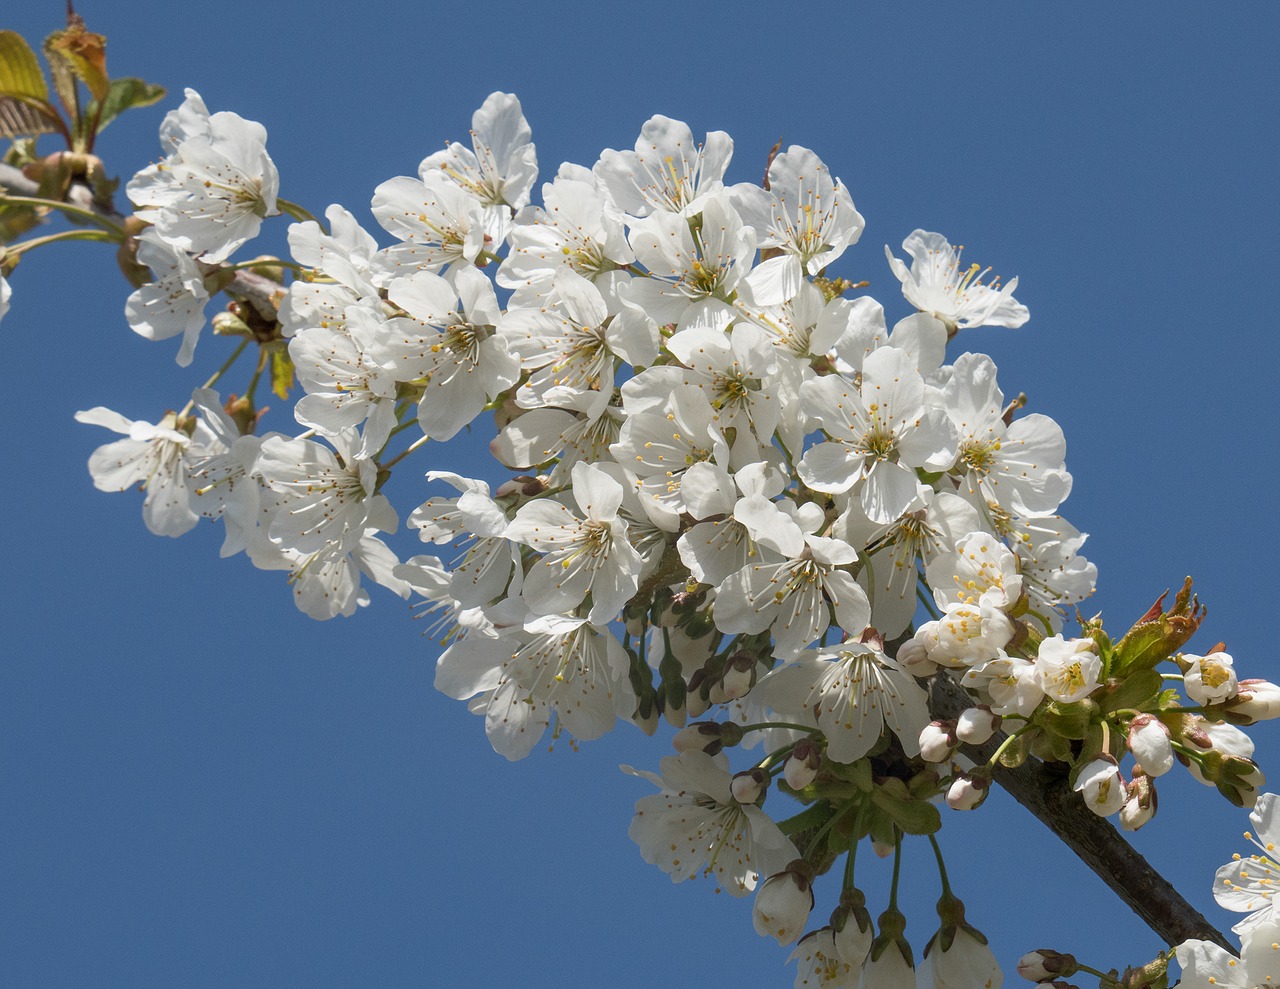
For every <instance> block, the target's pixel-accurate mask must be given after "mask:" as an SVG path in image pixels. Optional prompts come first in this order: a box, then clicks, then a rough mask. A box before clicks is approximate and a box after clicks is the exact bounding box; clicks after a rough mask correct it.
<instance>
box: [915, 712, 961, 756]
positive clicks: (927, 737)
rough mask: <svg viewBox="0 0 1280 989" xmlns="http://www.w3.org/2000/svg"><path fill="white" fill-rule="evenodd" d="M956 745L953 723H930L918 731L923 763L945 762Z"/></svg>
mask: <svg viewBox="0 0 1280 989" xmlns="http://www.w3.org/2000/svg"><path fill="white" fill-rule="evenodd" d="M956 744H957V740H956V733H955V723H954V722H951V721H931V722H929V724H927V725H925V726H924V728H923V729H921V731H920V758H921V759H923V760H924V761H925V762H946V761H947V760H948V759H950V758H951V753H952V752H954V751H955V748H956Z"/></svg>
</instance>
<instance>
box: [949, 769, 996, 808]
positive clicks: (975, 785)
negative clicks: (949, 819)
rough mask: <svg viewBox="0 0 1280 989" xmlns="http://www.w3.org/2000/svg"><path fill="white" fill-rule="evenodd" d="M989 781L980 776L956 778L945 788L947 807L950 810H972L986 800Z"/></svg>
mask: <svg viewBox="0 0 1280 989" xmlns="http://www.w3.org/2000/svg"><path fill="white" fill-rule="evenodd" d="M990 786H991V781H990V780H987V779H984V778H983V777H981V776H957V777H956V778H955V779H954V780H952V781H951V785H950V786H949V787H947V806H948V807H950V808H951V809H952V810H973V809H974V808H975V807H977V806H978V805H979V804H981V803H982V802H983V801H984V800H986V799H987V790H988V789H989V788H990Z"/></svg>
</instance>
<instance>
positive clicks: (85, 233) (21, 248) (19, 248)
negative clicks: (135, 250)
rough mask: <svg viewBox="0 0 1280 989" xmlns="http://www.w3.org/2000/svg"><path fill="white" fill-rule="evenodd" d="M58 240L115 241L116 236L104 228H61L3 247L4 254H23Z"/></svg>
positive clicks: (13, 255) (15, 255) (14, 255)
mask: <svg viewBox="0 0 1280 989" xmlns="http://www.w3.org/2000/svg"><path fill="white" fill-rule="evenodd" d="M60 240H105V241H108V242H110V243H115V240H116V238H115V237H113V236H111V234H110V233H108V232H107V231H106V230H63V231H62V232H60V233H56V234H49V235H47V236H45V237H33V238H31V240H24V241H21V242H20V243H17V244H12V245H10V246H9V247H8V248H6V249H5V254H6V255H8V256H9V257H15V258H16V257H17V256H18V255H20V254H25V253H26V252H27V251H31V250H34V249H35V248H37V247H43V246H44V245H45V244H54V243H57V242H58V241H60Z"/></svg>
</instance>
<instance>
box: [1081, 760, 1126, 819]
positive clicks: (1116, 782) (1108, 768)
mask: <svg viewBox="0 0 1280 989" xmlns="http://www.w3.org/2000/svg"><path fill="white" fill-rule="evenodd" d="M1072 789H1074V790H1075V791H1076V792H1077V793H1079V794H1080V795H1081V796H1082V797H1083V798H1084V802H1085V806H1086V807H1088V808H1089V809H1090V810H1091V811H1093V812H1094V813H1095V814H1097V815H1098V816H1099V817H1109V816H1110V815H1112V814H1114V813H1115V812H1116V811H1118V810H1119V809H1120V808H1121V807H1123V806H1124V802H1125V800H1126V799H1127V798H1128V795H1129V791H1128V788H1127V787H1126V786H1125V782H1124V777H1122V776H1121V775H1120V767H1119V766H1117V765H1116V761H1115V760H1114V759H1113V758H1111V756H1109V755H1104V756H1100V757H1098V758H1097V759H1093V760H1091V761H1090V762H1088V763H1086V764H1085V766H1084V768H1083V769H1081V770H1080V775H1079V776H1077V777H1076V785H1075V786H1074V787H1072Z"/></svg>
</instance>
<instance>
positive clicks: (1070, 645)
mask: <svg viewBox="0 0 1280 989" xmlns="http://www.w3.org/2000/svg"><path fill="white" fill-rule="evenodd" d="M1096 649H1097V646H1096V645H1094V642H1093V640H1092V639H1088V638H1085V639H1071V640H1070V641H1067V640H1065V639H1063V638H1062V636H1061V635H1055V636H1052V637H1050V638H1048V639H1045V640H1044V641H1043V642H1041V643H1040V650H1039V652H1037V653H1036V674H1037V676H1038V677H1039V680H1040V688H1041V689H1042V690H1043V691H1044V692H1045V693H1046V694H1048V695H1049V696H1050V697H1052V698H1053V699H1054V700H1055V701H1061V702H1062V703H1064V704H1073V703H1075V702H1076V701H1078V700H1082V699H1083V698H1085V697H1088V696H1089V695H1090V694H1091V693H1093V691H1094V690H1095V689H1096V688H1097V686H1098V677H1099V676H1100V675H1101V674H1102V660H1101V659H1099V658H1098V654H1097V652H1096Z"/></svg>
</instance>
